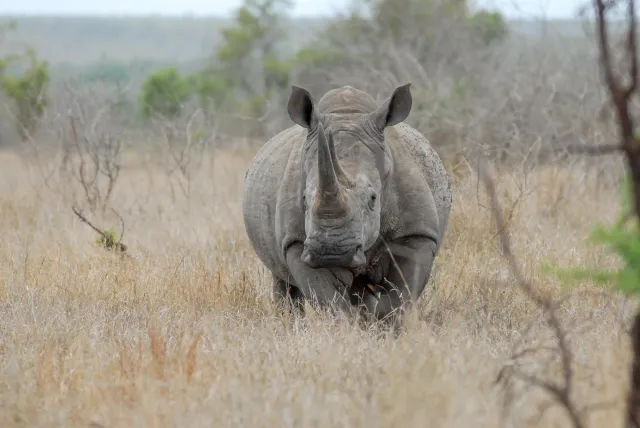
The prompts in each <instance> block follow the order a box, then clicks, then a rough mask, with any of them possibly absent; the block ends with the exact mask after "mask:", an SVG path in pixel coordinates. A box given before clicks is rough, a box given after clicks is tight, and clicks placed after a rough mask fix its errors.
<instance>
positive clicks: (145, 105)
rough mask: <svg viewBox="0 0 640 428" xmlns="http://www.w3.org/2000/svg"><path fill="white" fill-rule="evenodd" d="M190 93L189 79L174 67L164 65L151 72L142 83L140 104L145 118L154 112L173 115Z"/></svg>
mask: <svg viewBox="0 0 640 428" xmlns="http://www.w3.org/2000/svg"><path fill="white" fill-rule="evenodd" d="M190 93H191V87H190V85H189V81H188V80H187V79H186V78H184V77H183V76H182V75H181V74H180V72H179V71H178V69H177V68H176V67H166V68H164V69H162V70H160V71H157V72H155V73H153V74H151V75H150V76H149V77H148V78H147V79H146V80H145V82H144V84H143V85H142V91H141V93H140V105H141V110H142V114H143V116H144V117H145V118H149V117H151V116H152V115H153V114H154V113H159V114H161V115H163V116H167V117H174V116H177V115H178V113H180V111H181V109H182V105H183V104H184V103H185V102H186V101H187V99H188V98H189V95H190Z"/></svg>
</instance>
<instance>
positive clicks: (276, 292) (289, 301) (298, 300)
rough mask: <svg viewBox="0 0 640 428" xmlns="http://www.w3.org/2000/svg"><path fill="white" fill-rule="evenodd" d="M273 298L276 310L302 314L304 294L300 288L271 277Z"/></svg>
mask: <svg viewBox="0 0 640 428" xmlns="http://www.w3.org/2000/svg"><path fill="white" fill-rule="evenodd" d="M273 300H274V303H275V305H276V307H277V309H278V310H280V311H288V312H289V313H290V314H291V315H301V316H304V296H303V295H302V292H301V291H300V289H299V288H298V287H296V286H294V285H291V284H289V283H288V282H287V281H284V280H282V279H280V278H273Z"/></svg>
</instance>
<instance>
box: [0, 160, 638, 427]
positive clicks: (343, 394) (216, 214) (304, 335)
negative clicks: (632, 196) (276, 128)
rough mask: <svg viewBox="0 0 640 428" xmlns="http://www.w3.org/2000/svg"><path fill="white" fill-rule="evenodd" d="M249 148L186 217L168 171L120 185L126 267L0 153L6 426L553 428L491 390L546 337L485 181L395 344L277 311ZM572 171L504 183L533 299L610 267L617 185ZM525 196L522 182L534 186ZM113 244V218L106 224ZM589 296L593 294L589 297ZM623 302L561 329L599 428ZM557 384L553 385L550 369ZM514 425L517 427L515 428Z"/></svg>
mask: <svg viewBox="0 0 640 428" xmlns="http://www.w3.org/2000/svg"><path fill="white" fill-rule="evenodd" d="M250 159H251V153H247V152H240V151H236V152H231V151H225V152H220V153H218V154H217V155H216V157H215V164H212V163H207V164H206V165H205V167H204V168H203V169H202V170H201V171H200V173H199V175H198V176H197V177H196V178H195V179H194V184H193V193H192V200H191V204H190V209H187V208H186V206H187V205H186V203H184V201H181V200H177V201H176V202H173V201H172V198H171V197H170V195H169V190H168V189H169V186H168V184H167V183H166V179H165V178H164V177H163V175H162V173H161V172H158V171H156V170H155V169H154V167H153V166H149V167H148V168H142V167H135V168H128V169H126V170H125V171H123V173H122V178H121V181H120V182H119V183H118V187H117V188H116V191H115V194H114V200H113V204H112V205H113V206H115V207H117V209H118V211H119V213H120V214H121V215H122V216H123V218H124V220H125V222H126V225H127V230H126V234H125V239H124V241H125V242H126V244H127V245H128V246H129V252H130V254H131V255H132V258H130V259H128V260H124V261H120V260H118V259H117V258H116V257H115V256H113V257H112V256H110V255H109V254H105V253H104V252H103V251H101V250H100V249H99V248H96V246H95V245H92V243H93V241H94V240H95V238H96V236H95V234H94V233H93V231H91V230H90V229H89V228H88V227H86V226H85V225H84V224H82V223H81V222H80V221H79V220H78V219H77V218H76V217H75V216H74V215H73V212H72V211H71V209H70V206H69V205H68V204H67V203H66V202H64V200H63V199H61V198H60V197H59V196H56V195H55V194H53V193H50V192H47V191H46V190H44V188H43V187H42V186H40V185H39V184H38V182H37V180H36V179H34V178H33V177H34V175H33V174H28V172H27V170H26V169H25V167H24V165H23V164H22V163H20V161H19V160H17V158H16V157H15V156H14V155H12V154H8V153H7V154H0V180H1V181H0V296H1V297H0V298H1V300H0V363H1V365H0V376H1V384H2V385H3V387H2V388H1V389H0V426H3V427H13V426H40V427H47V426H66V427H71V426H84V427H86V426H93V427H100V426H103V427H116V426H118V427H120V426H121V427H132V426H136V427H143V426H144V427H154V426H180V427H186V426H189V427H200V426H202V427H205V426H206V427H209V426H278V427H280V426H372V427H377V426H416V427H417V426H419V427H424V426H434V427H435V426H438V427H454V426H455V427H458V426H460V427H462V426H483V427H485V426H486V427H496V426H559V424H560V423H562V422H565V415H564V414H563V413H562V411H561V410H556V409H552V410H550V411H548V412H546V413H545V416H544V417H543V418H541V419H538V418H537V416H538V413H539V410H540V409H541V408H542V407H543V406H544V405H545V403H546V402H547V397H545V396H544V395H542V394H540V393H537V392H531V393H529V394H526V395H524V396H522V397H520V398H519V399H518V400H516V401H515V402H514V403H513V406H512V410H513V412H512V413H511V414H510V415H507V417H506V418H503V413H502V407H501V406H502V402H501V391H500V390H499V389H498V388H497V387H496V386H495V385H494V380H495V378H496V375H497V373H498V370H499V369H500V368H501V366H502V365H503V364H504V363H506V362H507V360H508V357H509V355H510V352H511V347H512V344H513V342H514V341H515V340H517V339H519V338H520V337H521V335H522V334H523V332H524V331H525V329H526V328H527V326H529V325H530V324H531V323H533V328H532V330H531V332H530V336H531V338H530V339H528V340H529V342H536V341H538V342H540V343H542V342H541V340H542V339H543V338H545V337H546V336H547V335H548V333H547V332H546V331H545V328H544V325H543V324H542V321H541V320H540V314H539V311H538V310H537V309H536V308H535V307H534V306H533V305H532V304H531V303H529V302H527V301H526V300H525V299H524V297H523V296H522V294H521V293H520V291H519V290H518V288H517V286H516V285H515V283H514V282H513V280H512V279H511V277H510V275H509V274H508V272H507V270H506V268H505V264H504V262H503V260H502V259H501V257H500V252H499V249H498V248H497V244H496V243H497V241H496V238H495V229H494V227H493V226H492V223H491V213H490V212H489V210H488V209H487V207H488V203H487V200H486V197H485V196H484V193H483V190H482V186H481V185H480V186H478V183H477V180H476V179H475V178H473V176H469V177H466V178H461V179H460V180H459V181H458V182H457V184H456V187H455V189H454V190H455V195H454V198H455V201H454V208H453V214H452V219H451V223H450V228H449V232H448V235H447V239H446V244H445V245H444V247H443V250H442V252H441V255H440V258H439V261H438V268H437V269H438V270H437V273H436V277H435V278H434V280H433V281H432V282H431V283H430V284H431V285H430V286H429V287H428V289H427V291H426V292H425V295H424V296H423V299H422V303H421V307H420V311H419V314H418V317H416V318H414V319H412V320H410V321H409V325H408V331H407V333H406V334H405V335H403V336H401V337H400V338H398V339H392V338H386V337H380V336H376V335H373V334H372V333H370V332H364V331H360V330H358V329H355V328H350V327H348V326H345V325H343V324H332V323H331V322H330V321H329V320H328V319H326V318H324V317H322V316H320V315H316V314H310V315H309V317H308V318H307V319H306V320H304V321H302V322H298V323H292V322H291V320H288V319H282V318H279V317H277V316H276V315H275V314H274V312H273V311H272V309H271V307H270V285H271V282H270V277H269V275H268V273H267V272H266V271H265V270H264V269H263V268H262V267H261V265H260V263H259V262H258V260H257V258H256V257H255V256H254V254H253V251H252V249H251V248H250V246H249V244H248V242H247V239H246V237H245V232H244V228H243V224H242V216H241V209H240V197H241V189H242V181H243V178H244V172H245V168H246V167H247V165H248V162H249V161H250ZM592 175H593V174H584V173H581V172H580V171H579V170H574V169H571V170H570V169H566V168H559V167H547V168H545V169H538V170H537V171H535V172H533V173H530V174H529V175H528V176H527V177H526V183H525V180H524V177H523V176H522V175H519V174H515V173H506V172H502V173H500V177H501V178H500V180H499V191H500V193H501V196H502V199H503V200H502V202H503V204H504V205H505V212H506V214H507V216H508V218H509V222H510V225H511V227H513V228H514V229H513V230H515V231H516V232H517V233H515V234H514V236H513V239H514V245H515V248H514V250H515V251H516V252H517V256H518V257H519V259H520V261H521V262H522V263H523V265H524V266H525V268H524V270H525V273H527V274H529V275H531V276H532V278H533V280H534V282H535V284H536V286H537V287H540V288H542V289H544V290H546V291H547V292H548V293H551V294H554V295H555V294H559V293H560V292H561V291H562V290H561V284H560V283H559V282H558V281H557V280H556V279H554V278H553V277H550V276H548V275H544V274H542V273H541V272H540V270H539V269H538V267H539V266H540V264H541V263H548V262H551V263H578V264H581V263H598V265H600V266H606V267H612V266H615V265H616V260H615V258H614V257H612V256H610V255H608V254H606V253H605V252H604V251H603V250H601V249H598V248H596V247H592V246H590V245H588V244H587V243H586V240H587V237H588V234H589V232H590V230H591V227H592V226H593V225H594V223H595V222H598V221H604V222H610V221H612V220H613V219H614V218H615V216H616V214H617V208H618V193H617V191H615V190H611V189H605V190H597V189H596V184H595V178H594V177H593V176H592ZM523 183H524V184H523ZM97 222H98V223H99V224H101V225H103V226H106V227H110V228H114V229H118V227H119V225H118V220H117V218H116V217H113V218H111V217H107V218H103V219H98V220H97ZM581 289H583V290H595V288H594V287H593V286H591V285H589V284H583V286H581ZM620 313H621V305H620V301H619V300H618V299H612V298H609V297H606V296H602V295H598V294H595V293H582V294H578V295H576V296H575V297H573V298H572V299H569V300H567V302H566V303H565V305H564V306H563V309H562V319H563V322H564V323H565V325H567V326H568V328H569V330H571V331H572V332H575V334H571V335H570V336H569V340H570V341H571V344H572V346H573V349H574V352H575V355H576V359H577V361H576V362H577V364H578V367H577V368H576V377H577V379H576V381H577V385H576V394H577V395H576V398H577V400H578V401H579V402H581V403H584V404H585V405H586V404H591V403H594V402H602V401H606V402H609V401H613V403H614V404H612V405H609V406H605V407H602V408H600V409H599V410H598V411H597V412H594V413H593V414H592V416H591V418H590V419H589V425H590V426H604V425H613V426H620V425H621V421H622V416H623V412H624V408H623V405H624V403H623V401H621V398H622V397H623V395H624V393H625V388H626V379H627V367H628V362H629V350H628V344H627V340H626V337H625V336H624V330H623V324H622V323H621V317H622V318H624V319H625V322H626V315H625V316H624V317H623V316H622V315H621V314H620ZM550 370H552V372H551V374H552V375H553V374H554V373H555V372H553V370H554V369H553V368H551V369H550ZM605 422H606V423H605ZM502 424H504V425H502Z"/></svg>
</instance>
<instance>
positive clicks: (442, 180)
mask: <svg viewBox="0 0 640 428" xmlns="http://www.w3.org/2000/svg"><path fill="white" fill-rule="evenodd" d="M386 140H387V142H388V145H389V148H390V150H391V152H392V156H393V158H394V161H393V162H394V169H395V170H396V172H397V176H405V175H411V177H407V178H408V179H409V178H410V180H402V184H398V183H396V185H400V186H405V187H406V186H411V187H412V189H405V188H397V189H396V190H397V192H398V193H399V195H398V197H399V198H401V199H404V198H406V197H405V196H403V195H407V194H412V192H413V195H415V192H416V191H418V190H420V189H422V190H425V189H426V190H427V193H430V195H425V196H424V201H423V204H424V205H427V206H425V207H424V208H425V209H426V211H425V212H426V213H429V212H431V213H433V214H436V213H437V220H436V221H437V224H438V235H439V236H440V239H442V237H443V235H444V232H445V230H446V228H447V225H448V221H449V212H450V211H451V204H452V191H451V179H450V177H449V174H448V173H447V170H446V168H445V166H444V163H443V161H442V159H441V158H440V155H438V152H436V150H435V149H434V148H433V147H432V146H431V143H430V142H429V140H428V139H427V138H426V137H425V136H424V135H422V133H420V132H419V131H418V130H416V129H415V128H413V127H411V126H409V125H407V124H406V123H399V124H397V125H395V126H393V127H391V128H388V130H387V132H386ZM413 183H415V184H413ZM419 183H425V184H426V186H424V187H421V186H420V184H419ZM413 187H415V189H414V188H413ZM412 197H415V196H412ZM401 202H402V201H401ZM405 202H406V203H407V204H408V206H413V205H412V204H411V203H409V202H408V201H405ZM430 204H433V208H434V209H435V212H434V211H433V210H432V209H431V208H432V207H430V206H428V205H430ZM433 214H426V215H427V216H428V215H433Z"/></svg>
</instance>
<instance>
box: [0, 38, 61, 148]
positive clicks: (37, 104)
mask: <svg viewBox="0 0 640 428" xmlns="http://www.w3.org/2000/svg"><path fill="white" fill-rule="evenodd" d="M26 57H27V58H28V60H29V67H28V68H27V69H26V70H25V71H24V72H23V73H22V74H19V75H15V76H14V75H9V74H4V75H2V76H1V77H0V87H1V88H2V91H3V92H4V94H5V95H6V96H7V97H8V98H9V99H10V100H11V101H12V104H13V107H14V108H13V110H14V111H13V122H14V124H15V126H16V130H17V131H18V134H19V135H20V138H22V140H23V141H24V140H26V139H27V138H28V137H29V135H31V134H32V133H33V132H34V131H35V130H36V128H37V125H38V121H39V120H40V118H41V117H42V115H43V114H44V111H45V108H46V107H47V105H48V102H49V99H48V94H47V91H48V86H49V81H50V75H49V64H48V63H47V62H46V61H40V60H38V57H37V55H36V53H35V51H34V50H33V49H28V51H27V54H26ZM4 64H6V62H5V63H4Z"/></svg>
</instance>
